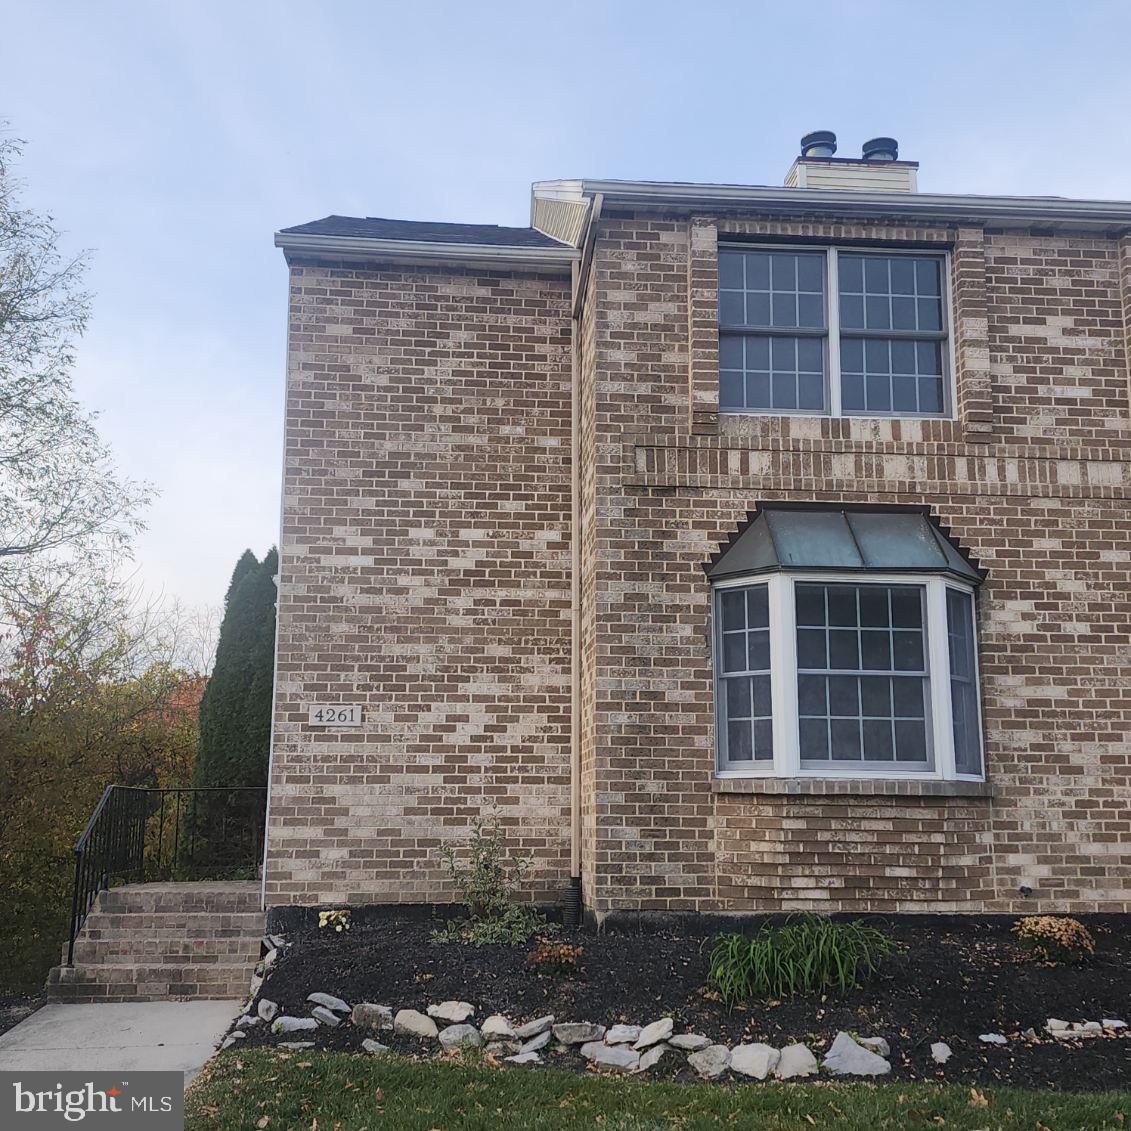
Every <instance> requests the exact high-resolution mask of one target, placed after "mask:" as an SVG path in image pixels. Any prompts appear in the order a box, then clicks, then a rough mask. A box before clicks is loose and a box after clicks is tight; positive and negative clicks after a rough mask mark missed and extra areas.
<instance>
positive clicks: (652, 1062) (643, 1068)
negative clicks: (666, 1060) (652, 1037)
mask: <svg viewBox="0 0 1131 1131" xmlns="http://www.w3.org/2000/svg"><path fill="white" fill-rule="evenodd" d="M667 1051H668V1046H667V1045H653V1046H652V1047H651V1048H650V1049H647V1050H646V1051H644V1052H642V1053H641V1054H640V1060H639V1062H638V1063H637V1065H636V1067H635V1068H634V1069H633V1071H634V1072H647V1071H648V1069H649V1068H655V1067H656V1065H657V1064H659V1063H660V1059H661V1057H663V1055H664V1053H666V1052H667Z"/></svg>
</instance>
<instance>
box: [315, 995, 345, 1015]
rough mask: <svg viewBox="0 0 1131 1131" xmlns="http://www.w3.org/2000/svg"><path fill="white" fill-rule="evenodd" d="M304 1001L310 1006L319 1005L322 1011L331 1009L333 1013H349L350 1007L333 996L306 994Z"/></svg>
mask: <svg viewBox="0 0 1131 1131" xmlns="http://www.w3.org/2000/svg"><path fill="white" fill-rule="evenodd" d="M306 1000H307V1001H308V1002H310V1004H311V1005H320V1006H322V1007H323V1009H332V1010H333V1011H334V1012H335V1013H349V1011H350V1007H349V1006H348V1005H346V1003H345V1002H344V1001H342V999H341V998H340V997H334V995H333V994H307V996H306Z"/></svg>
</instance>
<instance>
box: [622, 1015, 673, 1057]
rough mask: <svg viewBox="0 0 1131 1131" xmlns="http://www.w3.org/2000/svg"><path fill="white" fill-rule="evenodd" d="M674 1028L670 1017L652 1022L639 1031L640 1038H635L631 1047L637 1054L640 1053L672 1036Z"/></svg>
mask: <svg viewBox="0 0 1131 1131" xmlns="http://www.w3.org/2000/svg"><path fill="white" fill-rule="evenodd" d="M674 1028H675V1022H674V1021H672V1019H671V1018H670V1017H661V1018H660V1020H659V1021H653V1022H652V1024H651V1025H645V1026H644V1028H643V1029H641V1030H640V1036H639V1037H637V1038H636V1043H635V1044H634V1045H633V1046H632V1047H633V1048H634V1049H636V1051H637V1052H642V1051H643V1050H644V1049H646V1048H649V1047H650V1046H652V1045H658V1044H659V1043H660V1042H661V1041H666V1040H667V1039H668V1037H670V1036H671V1035H672V1030H673V1029H674Z"/></svg>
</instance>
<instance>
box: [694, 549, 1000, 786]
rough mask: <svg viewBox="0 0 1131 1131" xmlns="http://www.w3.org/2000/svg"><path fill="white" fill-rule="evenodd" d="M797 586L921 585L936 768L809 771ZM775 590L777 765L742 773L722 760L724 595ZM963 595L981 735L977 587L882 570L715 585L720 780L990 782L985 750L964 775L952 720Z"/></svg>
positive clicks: (806, 573) (769, 576) (778, 574)
mask: <svg viewBox="0 0 1131 1131" xmlns="http://www.w3.org/2000/svg"><path fill="white" fill-rule="evenodd" d="M798 582H817V583H819V584H823V585H833V584H844V585H864V584H876V585H915V586H919V587H922V588H924V589H925V591H926V592H925V608H926V614H927V617H926V626H925V627H926V634H927V662H926V667H927V684H928V696H929V698H928V704H929V706H928V711H929V715H930V717H929V720H928V721H929V724H930V728H929V734H928V741H929V743H930V748H931V752H932V758H933V765H932V766H931V767H930V768H929V769H923V770H910V769H907V768H906V767H900V768H898V769H896V768H893V769H891V770H884V769H876V768H873V767H868V768H859V769H857V768H853V767H851V766H844V767H843V768H842V767H838V766H836V765H833V764H830V765H829V766H828V767H824V766H822V767H819V768H803V767H802V765H801V757H800V744H799V739H798V718H797V681H798V672H797V604H796V598H795V594H794V586H795V584H796V583H798ZM763 584H765V585H768V587H769V611H770V694H771V696H772V703H771V712H772V716H771V717H772V719H773V730H774V757H773V761H772V762H760V763H759V762H751V763H750V764H749V765H748V766H743V767H742V768H740V769H735V768H726V767H725V766H724V764H723V761H722V756H723V746H722V738H721V731H722V711H723V703H722V677H723V671H722V662H721V655H720V648H721V641H722V632H721V631H719V623H718V603H719V599H718V594H719V593H720V592H721V591H723V590H725V589H734V588H745V587H748V586H751V585H763ZM948 589H957V590H959V591H961V592H964V593H969V594H971V596H972V597H974V599H975V603H974V607H973V615H974V625H973V630H974V676H975V680H976V683H975V690H976V692H977V695H976V701H977V709H978V722H979V731H980V727H981V718H982V702H981V700H982V696H981V672H980V669H979V667H978V646H977V627H978V626H977V595H976V593H975V590H974V587H973V586H970V585H963V584H962V583H961V582H958V581H955V580H954V579H953V578H950V577H942V576H937V575H930V574H922V573H899V572H879V571H875V572H873V571H871V570H867V571H860V570H857V571H852V572H846V571H832V570H820V571H815V570H799V571H796V572H793V571H790V572H785V571H775V572H772V573H764V574H746V575H743V576H741V577H728V578H724V579H722V580H719V581H716V582H714V583H713V584H712V586H711V616H710V628H711V656H712V671H713V679H712V684H713V693H714V698H715V775H716V776H717V777H719V778H773V777H786V778H852V779H866V780H884V779H903V780H908V779H910V780H915V781H985V769H986V755H985V746H984V743H983V745H982V751H981V754H982V772H981V773H980V774H963V773H959V772H958V770H957V767H956V765H955V756H954V730H953V721H952V718H951V694H950V648H949V643H948V638H947V612H946V593H947V590H948Z"/></svg>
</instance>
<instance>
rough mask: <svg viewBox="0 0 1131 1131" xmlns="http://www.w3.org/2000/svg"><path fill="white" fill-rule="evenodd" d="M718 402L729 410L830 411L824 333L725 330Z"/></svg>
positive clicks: (721, 339)
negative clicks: (816, 335) (810, 335)
mask: <svg viewBox="0 0 1131 1131" xmlns="http://www.w3.org/2000/svg"><path fill="white" fill-rule="evenodd" d="M719 407H720V408H721V409H722V410H724V411H726V410H730V411H736V410H737V411H741V410H754V411H760V412H773V411H779V410H780V411H792V410H795V409H798V408H805V409H809V410H812V411H814V412H824V411H825V349H824V339H823V338H795V337H784V336H781V335H774V336H769V335H765V336H763V335H759V334H722V335H720V337H719Z"/></svg>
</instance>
